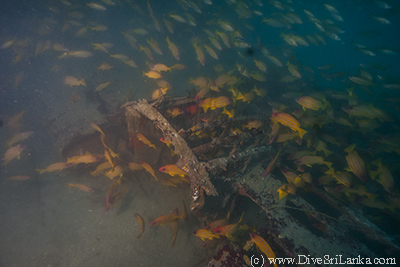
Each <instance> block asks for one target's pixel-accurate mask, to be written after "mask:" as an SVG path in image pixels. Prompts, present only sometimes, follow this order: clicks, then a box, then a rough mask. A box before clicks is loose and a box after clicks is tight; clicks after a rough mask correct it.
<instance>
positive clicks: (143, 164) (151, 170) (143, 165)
mask: <svg viewBox="0 0 400 267" xmlns="http://www.w3.org/2000/svg"><path fill="white" fill-rule="evenodd" d="M139 163H140V165H142V167H143V168H144V169H145V170H146V171H147V172H148V173H150V174H151V175H152V176H153V177H154V178H155V179H156V181H158V179H157V176H156V174H155V173H154V170H153V168H152V167H151V166H150V165H149V164H148V163H146V162H144V161H143V160H141V161H139Z"/></svg>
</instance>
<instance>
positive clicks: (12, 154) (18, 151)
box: [1, 144, 26, 166]
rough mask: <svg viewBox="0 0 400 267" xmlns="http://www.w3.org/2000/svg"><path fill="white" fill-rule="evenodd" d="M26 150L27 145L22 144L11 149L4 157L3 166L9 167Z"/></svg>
mask: <svg viewBox="0 0 400 267" xmlns="http://www.w3.org/2000/svg"><path fill="white" fill-rule="evenodd" d="M25 148H26V145H21V144H19V145H16V146H13V147H11V148H9V149H8V150H7V151H6V153H5V154H4V157H3V161H4V162H3V164H1V165H2V166H6V165H8V164H9V163H10V162H11V161H12V160H13V159H15V158H16V157H18V156H19V154H21V152H22V151H24V149H25Z"/></svg>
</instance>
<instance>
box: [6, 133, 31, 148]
mask: <svg viewBox="0 0 400 267" xmlns="http://www.w3.org/2000/svg"><path fill="white" fill-rule="evenodd" d="M32 134H33V132H32V131H29V132H25V133H17V134H15V135H14V136H13V137H11V139H9V140H8V141H7V147H12V146H13V145H15V144H18V143H19V142H21V141H23V140H25V139H27V138H28V137H29V136H31V135H32Z"/></svg>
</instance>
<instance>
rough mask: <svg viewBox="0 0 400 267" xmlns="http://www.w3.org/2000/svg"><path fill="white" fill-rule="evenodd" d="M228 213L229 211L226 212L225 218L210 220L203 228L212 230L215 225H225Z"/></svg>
mask: <svg viewBox="0 0 400 267" xmlns="http://www.w3.org/2000/svg"><path fill="white" fill-rule="evenodd" d="M229 215H230V213H229V212H228V214H227V215H226V218H224V219H221V220H216V221H213V222H210V223H209V224H207V225H206V227H204V229H206V230H210V231H213V230H214V229H215V228H217V227H221V226H224V225H226V224H227V223H228V221H229Z"/></svg>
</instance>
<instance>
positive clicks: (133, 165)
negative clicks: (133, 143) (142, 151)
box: [128, 162, 143, 171]
mask: <svg viewBox="0 0 400 267" xmlns="http://www.w3.org/2000/svg"><path fill="white" fill-rule="evenodd" d="M128 167H129V169H131V170H132V171H138V170H143V167H142V165H140V164H139V163H136V162H129V164H128Z"/></svg>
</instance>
